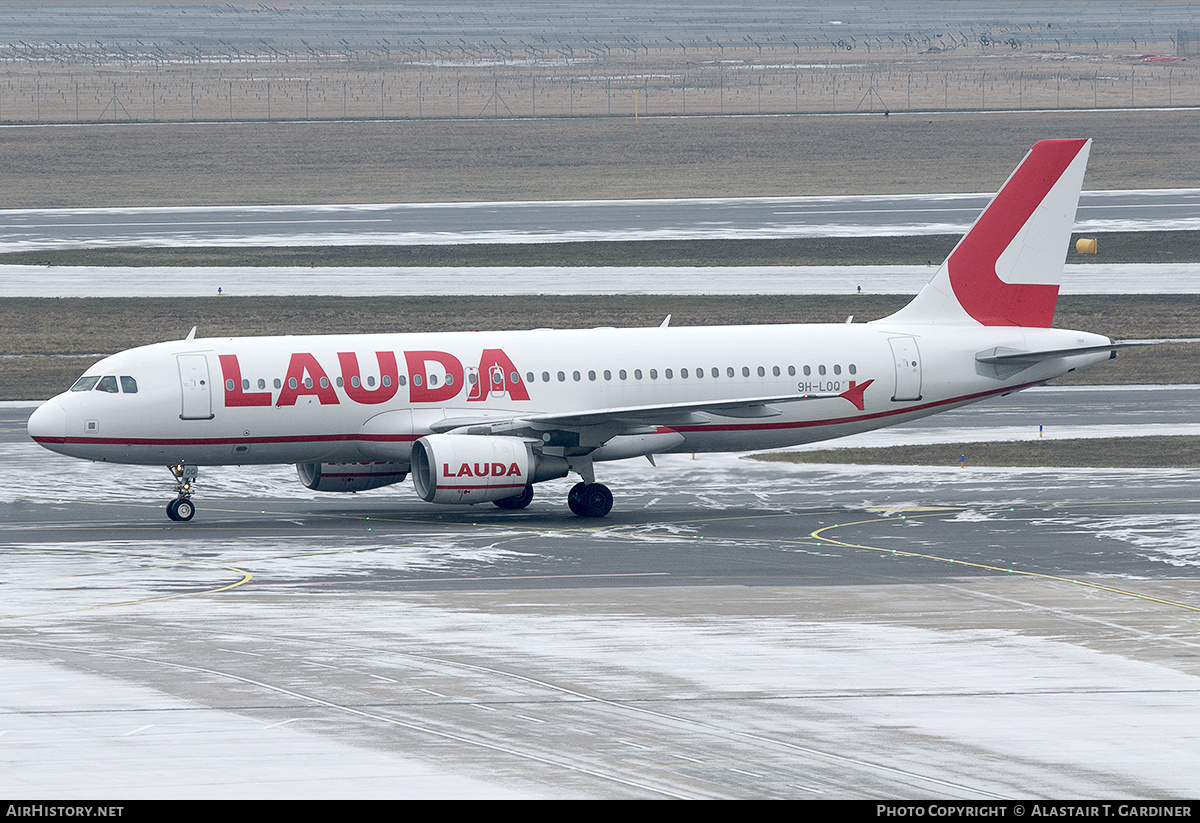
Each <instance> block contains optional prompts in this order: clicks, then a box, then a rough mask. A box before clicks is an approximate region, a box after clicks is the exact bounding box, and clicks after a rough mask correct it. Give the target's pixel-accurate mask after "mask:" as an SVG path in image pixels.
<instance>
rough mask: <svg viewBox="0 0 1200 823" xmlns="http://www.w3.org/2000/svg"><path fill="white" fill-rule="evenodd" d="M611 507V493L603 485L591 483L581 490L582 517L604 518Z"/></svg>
mask: <svg viewBox="0 0 1200 823" xmlns="http://www.w3.org/2000/svg"><path fill="white" fill-rule="evenodd" d="M612 505H613V496H612V492H610V491H609V490H608V486H605V485H604V484H603V483H592V484H591V485H590V486H588V487H587V488H585V489H584V490H583V516H584V517H604V515H606V514H608V513H609V512H610V511H612Z"/></svg>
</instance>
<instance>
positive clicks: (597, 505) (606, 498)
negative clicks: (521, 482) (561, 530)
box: [492, 483, 613, 517]
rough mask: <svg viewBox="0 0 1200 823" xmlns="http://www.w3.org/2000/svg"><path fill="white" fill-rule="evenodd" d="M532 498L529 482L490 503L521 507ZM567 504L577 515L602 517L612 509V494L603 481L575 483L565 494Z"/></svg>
mask: <svg viewBox="0 0 1200 823" xmlns="http://www.w3.org/2000/svg"><path fill="white" fill-rule="evenodd" d="M532 500H533V484H530V485H528V486H526V487H525V488H524V489H522V490H521V493H520V494H514V495H513V496H512V497H505V498H502V499H500V500H493V501H492V505H494V506H496V507H498V508H501V509H523V508H525V507H526V506H528V505H529V504H530V502H531V501H532ZM567 505H568V506H569V507H570V508H571V511H572V512H573V513H574V514H576V515H578V516H579V517H604V515H606V514H608V513H609V512H610V511H612V505H613V496H612V492H610V491H609V490H608V486H605V485H604V484H603V483H576V484H575V485H574V486H573V487H572V488H571V492H570V493H569V494H568V495H567Z"/></svg>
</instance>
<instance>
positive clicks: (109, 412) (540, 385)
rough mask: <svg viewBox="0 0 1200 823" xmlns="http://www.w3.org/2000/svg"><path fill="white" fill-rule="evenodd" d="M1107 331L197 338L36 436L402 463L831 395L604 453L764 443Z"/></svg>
mask: <svg viewBox="0 0 1200 823" xmlns="http://www.w3.org/2000/svg"><path fill="white" fill-rule="evenodd" d="M1107 343H1109V340H1108V338H1105V337H1102V336H1100V335H1095V334H1088V333H1085V332H1075V331H1065V330H1058V329H1043V328H1017V327H995V326H990V327H984V326H904V325H895V324H888V321H876V322H874V323H867V324H837V325H774V326H748V327H747V326H738V327H732V326H731V327H666V328H637V329H588V330H577V331H561V330H548V329H546V330H535V331H519V332H466V333H440V334H375V335H324V336H294V337H293V336H288V337H241V338H207V339H187V340H181V341H175V342H166V343H159V344H155V345H151V346H144V347H141V348H137V349H131V350H129V351H125V352H122V353H120V354H116V355H113V356H111V357H108V358H105V359H104V360H101V361H100V362H99V363H97V364H96V365H95V366H94V367H93V368H92V369H89V370H88V372H87V374H88V375H91V376H97V377H101V378H103V377H105V376H114V377H116V378H117V381H116V384H117V387H118V389H120V390H118V391H99V390H96V389H95V388H92V389H89V390H75V391H67V392H64V393H62V394H60V395H58V396H57V397H55V398H54V399H53V400H51V401H49V402H48V403H46V404H45V405H44V406H43V407H42V408H40V409H39V410H38V411H37V412H36V413H35V414H34V416H33V417H32V418H31V419H30V423H29V431H30V434H31V435H32V436H33V437H34V439H35V440H37V441H38V442H39V443H41V444H42V445H43V446H46V447H47V448H50V449H52V450H54V451H58V452H61V453H64V454H69V455H72V456H75V457H81V458H85V459H91V460H102V461H111V462H118V463H138V464H154V465H170V464H173V463H187V464H192V465H222V464H262V463H310V462H315V463H333V462H350V461H363V460H388V461H394V462H397V463H406V462H407V461H408V460H409V457H410V454H411V449H412V443H413V442H414V441H415V440H416V439H418V438H420V437H422V436H423V435H427V434H429V433H430V432H432V431H437V430H442V431H445V430H449V429H452V428H454V427H455V426H456V425H458V424H459V423H460V422H461V424H463V425H467V424H469V423H470V422H471V421H476V420H478V421H485V420H495V419H498V418H505V417H527V416H529V415H536V414H539V413H540V414H564V413H572V412H577V411H578V412H584V411H587V412H596V411H598V410H601V411H602V410H620V409H629V408H639V407H662V406H669V405H671V404H687V403H693V402H700V401H714V400H724V399H738V398H782V397H786V396H789V395H791V396H794V395H820V396H819V397H816V398H810V399H806V400H802V401H798V402H796V401H792V402H774V403H765V404H762V405H760V406H757V407H755V408H754V409H752V410H751V411H746V410H745V409H743V410H740V411H739V410H737V409H734V410H733V411H731V412H729V413H725V414H723V413H721V411H719V410H718V411H712V410H706V411H699V412H697V411H691V412H681V413H679V414H676V415H673V416H672V415H668V416H667V417H668V422H666V423H664V424H660V425H657V426H655V427H653V428H652V429H651V430H650V431H649V432H647V431H645V430H639V429H638V428H637V427H636V426H626V427H625V429H624V430H622V432H619V433H618V434H620V436H623V437H626V438H629V437H638V436H640V437H641V438H642V439H641V440H640V441H638V442H639V443H641V445H628V444H627V445H626V447H625V448H623V449H622V448H612V447H611V446H610V448H609V451H607V452H605V451H604V450H600V451H598V452H597V453H596V457H597V459H600V460H603V459H614V458H617V457H629V456H631V455H634V454H652V453H656V452H667V451H671V452H702V451H744V450H748V449H769V448H778V447H783V446H791V445H796V444H800V443H808V442H812V441H818V440H825V439H829V438H835V437H841V436H844V435H848V434H853V433H856V432H861V431H866V430H870V429H875V428H880V427H883V426H889V425H893V424H896V423H902V422H905V421H907V420H912V419H914V418H918V417H923V416H926V415H930V414H934V413H936V412H939V411H944V410H946V409H949V408H953V407H955V406H959V405H963V404H966V403H971V402H974V401H977V400H982V399H984V398H987V397H991V396H994V395H997V394H1002V393H1006V392H1009V391H1012V390H1015V389H1020V388H1024V387H1027V386H1029V385H1033V384H1036V383H1041V382H1043V381H1045V380H1048V379H1051V378H1053V377H1057V376H1059V375H1062V374H1065V373H1066V372H1068V371H1072V370H1074V369H1076V368H1081V367H1084V366H1088V365H1092V364H1094V363H1097V362H1100V361H1102V360H1105V359H1108V357H1109V356H1110V354H1109V353H1108V352H1107V351H1102V352H1095V351H1093V352H1087V353H1080V354H1072V355H1069V356H1062V357H1057V358H1052V359H1048V360H1043V361H1040V362H1037V363H1033V364H1030V365H1026V366H1021V367H1008V368H1006V369H1005V368H1001V369H998V368H996V367H994V366H988V365H984V364H981V363H979V362H977V361H976V359H975V358H976V355H977V354H979V353H982V352H987V351H989V350H994V349H998V348H999V349H1004V350H1016V351H1030V350H1041V351H1046V350H1058V349H1067V348H1078V347H1084V346H1100V345H1105V344H1107ZM124 377H130V378H133V381H132V382H129V381H123V380H122V379H121V378H124ZM127 383H128V386H127ZM134 383H135V384H136V391H133V392H130V391H126V390H125V388H127V387H132V386H133V384H134ZM385 383H388V384H390V385H385ZM105 385H111V383H106V384H105ZM860 406H861V407H860ZM439 426H440V428H438V427H439ZM656 433H657V434H663V435H669V437H662V438H660V439H658V440H655V438H654V436H653V435H655V434H656ZM612 436H614V433H613V431H611V430H608V431H605V432H604V439H608V438H611V437H612ZM583 437H584V440H585V441H586V431H585V432H584V435H583ZM680 438H682V439H680ZM583 445H586V443H583Z"/></svg>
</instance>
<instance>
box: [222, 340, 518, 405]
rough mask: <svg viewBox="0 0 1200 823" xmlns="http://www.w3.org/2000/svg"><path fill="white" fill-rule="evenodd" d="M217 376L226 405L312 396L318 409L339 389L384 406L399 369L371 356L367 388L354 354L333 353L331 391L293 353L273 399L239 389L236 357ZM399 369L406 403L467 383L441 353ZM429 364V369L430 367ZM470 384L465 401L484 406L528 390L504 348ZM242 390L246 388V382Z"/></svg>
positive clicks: (442, 397)
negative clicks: (374, 367)
mask: <svg viewBox="0 0 1200 823" xmlns="http://www.w3.org/2000/svg"><path fill="white" fill-rule="evenodd" d="M218 359H219V360H220V361H221V375H222V379H223V381H224V387H225V406H226V407H227V408H229V407H234V406H270V405H275V406H294V405H295V404H296V401H297V400H298V399H299V398H301V397H310V396H311V397H316V398H317V400H318V401H319V402H320V403H321V405H337V404H339V403H340V402H341V400H339V399H338V390H339V389H340V390H341V391H344V392H345V394H346V397H347V398H348V399H349V400H350V401H352V402H354V403H361V404H364V405H375V404H378V403H386V402H387V401H389V400H391V399H392V398H393V397H395V396H396V393H397V392H398V391H399V390H400V379H399V378H400V366H399V363H398V362H397V360H396V353H395V352H390V351H377V352H375V359H376V362H377V363H378V364H379V385H378V386H375V387H374V388H368V387H367V385H366V383H367V382H370V383H374V381H373V380H371V381H364V380H363V379H362V377H361V374H360V370H359V366H358V355H357V354H355V353H354V352H338V354H337V359H338V369H339V372H340V375H341V378H342V382H341V385H340V386H338V388H334V381H333V380H331V379H330V378H329V374H328V373H327V372H326V371H325V368H324V367H323V366H322V365H321V363H320V362H319V361H318V360H317V358H316V357H315V356H314V355H312V354H310V353H309V352H297V353H295V354H293V355H292V356H291V359H290V360H289V361H288V367H287V376H286V377H284V378H283V381H282V384H281V388H280V389H279V394H278V396H276V397H274V398H273V399H274V403H273V404H272V393H271V392H270V391H250V390H249V389H248V388H244V387H243V382H242V367H241V364H240V363H239V362H238V358H237V355H236V354H222V355H219V356H218ZM404 364H405V367H406V369H407V375H406V378H407V379H406V381H405V382H406V383H407V389H408V402H410V403H440V402H445V401H447V400H450V399H452V398H454V397H456V396H457V395H458V393H459V392H460V391H462V388H463V386H464V385H466V381H464V379H463V376H464V374H465V370H464V369H463V365H462V363H461V362H459V360H458V358H457V357H455V356H454V355H452V354H450V353H448V352H442V351H406V352H404ZM431 364H432V365H433V367H431ZM474 377H475V380H474V382H473V383H472V384H471V385H470V386H469V390H468V392H467V400H469V401H475V402H478V401H483V400H487V398H488V397H489V396H490V395H492V394H499V393H505V394H507V395H508V397H509V399H511V400H528V399H529V391H528V390H527V389H526V388H525V384H524V383H523V382H521V378H520V375H519V374H518V372H517V367H516V366H514V365H513V362H512V360H510V359H509V357H508V355H507V354H505V353H504V351H503V349H484V350H483V353H482V354H480V356H479V368H478V369H477V370H476V371H475V374H474ZM245 385H246V386H248V385H249V382H248V381H247V382H246V384H245Z"/></svg>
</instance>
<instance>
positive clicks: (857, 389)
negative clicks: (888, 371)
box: [838, 377, 875, 411]
mask: <svg viewBox="0 0 1200 823" xmlns="http://www.w3.org/2000/svg"><path fill="white" fill-rule="evenodd" d="M874 382H875V378H873V377H872V378H871V379H870V380H868V381H867V382H866V383H855V382H854V381H853V380H851V381H850V388H848V389H846V390H845V391H844V392H842V393H841V394H839V395H838V397H844V398H846V399H847V400H849V401H850V402H851V403H853V404H854V408H856V409H858V410H859V411H862V410H863V409H864V408H865V403H864V401H863V392H865V391H866V390H867V386H869V385H871V384H872V383H874Z"/></svg>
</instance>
